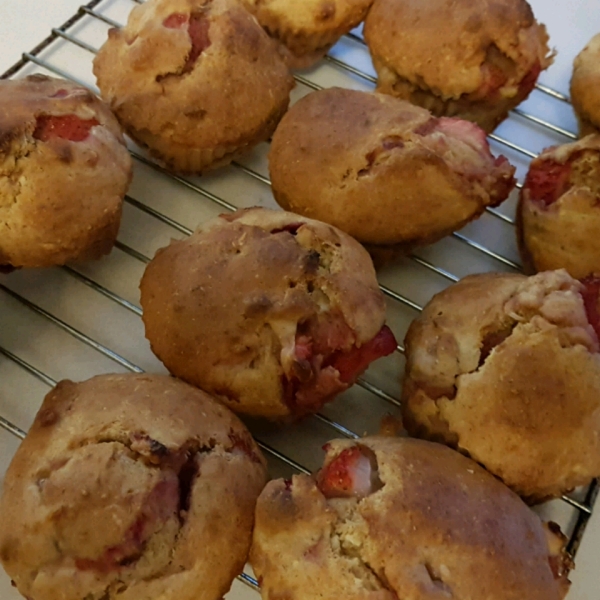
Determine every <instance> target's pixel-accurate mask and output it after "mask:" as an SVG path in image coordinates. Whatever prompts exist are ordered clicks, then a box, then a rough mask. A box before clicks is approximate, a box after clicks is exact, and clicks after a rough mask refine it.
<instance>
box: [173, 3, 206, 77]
mask: <svg viewBox="0 0 600 600" xmlns="http://www.w3.org/2000/svg"><path fill="white" fill-rule="evenodd" d="M163 25H164V26H165V27H167V28H168V29H183V27H184V25H187V31H188V35H189V36H190V41H191V43H192V47H191V48H190V51H189V53H188V55H187V57H186V59H185V65H184V66H183V71H182V72H183V73H189V72H190V71H191V70H192V68H193V67H194V64H195V63H196V61H197V60H198V57H199V56H200V55H201V54H202V52H204V50H206V49H207V48H208V47H209V46H210V38H209V37H208V29H209V25H210V24H209V21H208V19H207V18H206V16H205V15H204V13H192V14H191V15H186V14H183V13H173V14H172V15H169V16H168V17H167V18H166V19H165V20H164V21H163Z"/></svg>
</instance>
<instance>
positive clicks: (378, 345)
mask: <svg viewBox="0 0 600 600" xmlns="http://www.w3.org/2000/svg"><path fill="white" fill-rule="evenodd" d="M397 345H398V344H397V342H396V338H395V337H394V334H393V333H392V331H391V329H390V328H389V327H388V326H387V325H384V326H383V327H382V328H381V329H380V330H379V333H378V334H377V335H376V336H375V337H374V338H373V339H372V340H370V341H368V342H366V343H364V344H363V345H362V346H360V348H357V347H354V348H352V349H351V350H349V351H348V352H341V353H339V354H337V355H336V356H335V357H334V359H333V361H332V363H331V365H332V366H333V368H334V369H337V370H338V371H339V373H340V379H341V380H342V381H343V382H344V383H350V382H353V381H355V380H356V378H357V377H358V376H359V375H360V374H361V373H362V372H363V371H365V370H366V369H367V367H368V366H369V365H370V364H371V363H372V362H373V361H374V360H377V359H378V358H381V357H383V356H388V355H389V354H391V353H392V352H394V350H395V349H396V346H397Z"/></svg>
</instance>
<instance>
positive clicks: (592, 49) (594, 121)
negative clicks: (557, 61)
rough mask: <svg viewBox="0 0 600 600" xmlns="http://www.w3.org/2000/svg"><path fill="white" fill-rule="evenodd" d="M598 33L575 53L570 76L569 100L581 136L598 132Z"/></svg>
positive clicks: (599, 124) (599, 60) (599, 121)
mask: <svg viewBox="0 0 600 600" xmlns="http://www.w3.org/2000/svg"><path fill="white" fill-rule="evenodd" d="M599 90H600V33H599V34H597V35H595V36H594V37H593V38H592V39H591V40H590V42H589V44H588V45H587V46H586V47H585V48H584V49H583V50H582V51H581V52H580V53H579V54H578V55H577V57H576V58H575V61H574V63H573V75H572V77H571V102H572V103H573V108H574V110H575V114H576V115H577V118H578V120H579V133H580V134H581V136H582V137H583V136H584V135H588V134H590V133H600V92H599Z"/></svg>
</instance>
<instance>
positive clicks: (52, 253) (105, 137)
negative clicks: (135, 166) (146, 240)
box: [0, 75, 131, 269]
mask: <svg viewBox="0 0 600 600" xmlns="http://www.w3.org/2000/svg"><path fill="white" fill-rule="evenodd" d="M0 98H1V99H0V107H1V111H0V268H2V267H3V268H9V269H10V268H11V267H49V266H52V265H62V264H64V263H65V262H68V261H84V260H91V259H96V258H100V257H101V256H103V255H104V254H108V253H109V252H110V250H111V249H112V247H113V245H114V242H115V239H116V237H117V231H118V229H119V225H120V222H121V208H122V204H123V196H124V195H125V192H126V191H127V187H128V186H129V182H130V180H131V157H130V156H129V153H128V152H127V149H126V148H125V141H124V139H123V135H122V133H121V128H120V126H119V124H118V122H117V120H116V119H115V118H114V117H113V115H112V114H111V112H110V110H109V109H108V107H107V106H106V105H105V104H104V103H103V102H101V101H100V100H99V99H98V98H96V96H94V95H93V94H92V93H90V92H89V91H88V90H87V89H85V88H83V87H81V86H78V85H75V84H73V83H70V82H68V81H64V80H62V79H54V78H50V77H46V76H44V75H30V76H29V77H26V78H24V79H17V80H3V81H0Z"/></svg>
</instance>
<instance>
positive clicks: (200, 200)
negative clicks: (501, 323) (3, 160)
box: [0, 0, 598, 589]
mask: <svg viewBox="0 0 600 600" xmlns="http://www.w3.org/2000/svg"><path fill="white" fill-rule="evenodd" d="M136 3H137V4H141V3H143V0H92V1H91V2H89V3H88V4H86V5H84V6H81V7H80V9H79V10H78V11H77V13H76V14H74V15H73V16H72V17H71V18H70V19H69V20H68V21H66V22H65V23H64V24H63V25H61V26H59V27H57V28H54V29H52V32H51V34H50V35H49V36H48V37H47V38H46V39H44V40H43V41H42V42H41V43H40V44H38V45H37V46H36V47H35V48H34V49H33V50H31V51H30V52H26V53H24V54H23V56H22V59H21V60H20V61H19V62H17V63H16V64H15V65H14V66H13V67H11V68H10V69H9V70H8V71H6V73H4V74H3V75H2V77H3V78H10V77H15V76H23V75H26V74H31V73H34V72H45V73H47V74H50V75H54V76H59V77H63V78H65V79H69V80H72V81H75V82H77V83H80V84H81V85H84V86H86V87H88V88H90V89H91V90H92V91H94V92H97V89H96V88H95V85H94V79H93V76H92V74H91V59H92V57H93V55H94V53H95V52H96V51H97V49H98V48H99V46H100V45H101V44H102V42H103V41H104V39H105V37H106V31H107V29H108V28H109V27H121V26H122V24H123V23H124V21H125V19H126V17H127V14H128V12H129V10H131V8H132V7H133V6H134V5H135V4H136ZM295 79H296V83H297V85H296V89H295V90H294V92H293V101H294V100H297V99H298V98H299V97H301V96H302V95H304V94H306V93H309V92H310V91H314V90H318V89H321V88H322V87H328V86H330V85H345V86H346V87H353V88H356V89H364V90H372V89H373V88H374V85H375V82H376V79H375V76H374V73H373V71H372V67H371V66H370V60H369V58H368V52H367V50H366V47H365V44H364V40H363V39H362V36H361V34H360V31H358V30H355V31H354V32H352V33H350V34H348V35H347V36H344V38H343V39H342V40H341V41H340V42H339V43H338V44H337V45H336V46H335V47H334V48H333V49H332V50H331V51H330V53H329V54H328V55H327V56H326V57H325V58H324V59H323V61H321V63H320V65H319V66H318V67H317V68H316V69H313V70H311V71H307V72H302V73H301V74H300V73H296V74H295ZM536 94H537V95H538V98H543V99H544V100H543V102H542V104H543V103H546V102H548V101H549V102H551V103H555V104H556V105H557V106H555V107H554V108H553V110H552V111H550V112H551V113H552V114H554V113H558V114H563V113H564V109H566V110H567V111H570V105H569V99H568V97H567V96H565V95H564V94H561V93H560V92H557V91H555V90H553V89H551V88H549V87H547V86H544V85H541V84H538V85H537V86H536V90H535V91H534V92H533V94H532V95H534V96H535V95H536ZM530 104H532V103H531V102H526V103H525V105H526V108H525V109H524V108H518V109H515V110H514V111H513V112H512V114H511V117H510V119H509V124H508V126H506V127H505V126H501V127H500V128H499V129H500V130H502V131H503V132H504V131H506V133H502V134H499V133H498V134H492V135H490V136H489V139H490V143H491V145H492V148H493V150H495V151H496V150H502V151H503V152H504V153H506V154H507V156H508V157H509V159H510V160H511V162H513V164H516V165H517V168H518V173H519V172H520V175H522V174H523V173H524V172H525V169H526V167H527V164H528V162H529V160H530V159H531V158H533V157H535V156H536V155H537V152H539V150H540V149H541V148H542V147H544V146H546V145H549V143H564V142H566V141H570V140H573V139H576V138H577V136H576V134H575V133H574V132H573V131H571V130H570V129H569V128H568V127H563V126H562V125H556V124H554V123H553V122H552V120H550V119H548V118H547V117H546V116H539V115H536V114H535V111H534V110H530V108H529V105H530ZM533 106H535V102H534V103H533ZM561 111H562V112H561ZM564 114H567V115H568V113H564ZM565 120H567V121H569V120H570V121H571V122H573V121H572V118H571V117H570V116H567V117H566V118H565ZM524 130H526V131H527V135H526V136H524V137H525V139H526V140H528V141H531V142H532V143H534V144H535V146H534V147H535V150H532V149H530V148H528V147H526V146H525V145H524V144H523V143H522V142H521V141H520V139H519V138H522V137H523V136H521V135H511V134H514V133H515V132H522V131H524ZM515 138H517V139H515ZM130 151H131V154H132V157H133V159H134V163H135V177H134V182H133V185H132V187H131V189H130V192H129V195H128V196H127V197H126V198H125V201H126V207H125V211H124V217H123V218H124V224H123V227H122V231H121V233H120V235H119V240H118V242H117V244H116V250H115V251H113V253H112V254H111V255H110V257H108V258H107V259H105V260H104V261H100V262H99V263H97V264H93V265H77V266H65V267H61V268H56V269H51V270H47V271H44V272H41V271H33V272H29V273H14V274H12V275H11V276H0V282H2V283H0V299H1V300H0V302H2V310H1V311H0V367H3V366H4V367H6V365H5V364H4V363H10V365H12V366H13V367H15V368H16V369H17V370H18V374H16V375H13V376H14V377H15V380H19V381H20V380H21V379H24V378H33V379H34V380H36V381H38V382H40V383H42V384H44V386H53V385H54V384H55V383H56V381H57V379H60V378H63V377H69V376H70V377H72V378H76V379H81V378H84V376H85V375H84V374H85V371H86V370H87V371H89V372H90V373H89V374H90V375H91V374H94V373H96V372H106V371H110V370H120V371H131V372H143V371H145V370H154V371H161V370H162V367H161V366H160V365H159V363H158V362H157V361H156V360H155V359H154V358H153V357H152V356H151V354H150V352H149V349H148V347H147V344H146V342H145V340H143V328H142V327H141V322H140V316H141V309H140V308H139V303H138V296H137V281H138V280H139V275H140V274H141V272H142V270H143V267H144V266H145V264H146V263H147V262H148V261H149V260H150V257H151V256H152V255H153V253H154V251H155V250H156V249H157V248H159V247H161V246H164V245H165V244H166V243H167V242H168V239H169V237H182V236H187V235H190V234H191V232H192V230H193V227H194V226H195V225H196V224H197V223H198V222H201V221H203V220H206V219H208V218H210V217H212V216H216V214H218V213H219V212H222V211H223V210H225V211H234V210H237V209H238V208H242V207H244V206H250V205H255V204H258V205H262V206H268V207H275V206H276V205H275V203H274V201H273V199H272V196H271V194H270V189H269V186H270V182H269V179H268V176H267V173H268V170H267V167H266V158H265V156H266V144H261V145H260V147H259V148H258V149H257V150H256V151H254V152H252V153H251V154H250V155H249V156H247V157H245V158H244V159H240V160H239V161H237V162H234V163H233V164H232V165H231V166H230V167H227V168H225V169H222V170H220V171H218V172H217V173H215V174H210V175H207V176H203V177H183V176H179V175H173V174H169V173H168V172H166V171H165V170H164V169H163V168H162V167H161V166H160V165H158V164H156V163H155V162H154V161H153V160H151V159H150V158H149V157H148V156H147V155H146V154H145V152H144V151H143V150H140V149H139V148H137V147H135V146H134V145H133V144H130ZM519 185H520V184H519ZM514 201H515V198H514V195H513V197H512V199H511V200H510V201H507V202H506V203H505V204H504V205H503V206H501V207H500V208H496V209H494V208H488V209H487V211H486V214H485V215H484V216H482V218H481V219H480V220H479V221H478V222H476V223H474V224H471V225H469V226H467V227H466V228H465V229H463V230H462V231H459V232H456V233H454V234H452V236H449V237H448V238H446V239H445V240H442V241H441V242H439V243H438V244H435V245H434V246H432V247H430V248H424V249H419V250H418V251H415V252H414V253H413V254H412V255H410V256H408V257H406V258H405V259H403V260H402V261H401V262H400V263H399V264H397V265H395V266H392V267H387V268H385V269H383V270H382V271H381V272H380V274H379V277H380V286H381V289H382V291H383V293H384V294H385V296H386V299H387V301H388V313H389V318H388V322H389V323H390V325H391V326H392V328H393V330H394V332H395V333H396V334H397V337H398V338H399V339H400V338H401V337H403V333H404V332H405V330H406V328H407V326H408V324H409V323H410V320H411V319H412V318H414V316H415V314H416V313H417V312H418V311H420V310H421V308H422V306H423V305H424V304H425V303H426V302H427V300H428V299H429V297H431V295H432V294H433V293H435V292H437V291H440V290H441V289H443V288H444V287H446V286H447V285H449V284H451V283H453V282H455V281H457V280H458V279H460V277H462V276H464V275H466V274H467V273H471V272H479V271H489V270H497V271H498V270H500V271H518V270H520V265H519V259H518V253H517V251H516V246H515V242H514V237H515V236H514V232H513V227H514ZM71 290H76V294H77V297H78V298H79V297H85V298H92V296H90V294H92V295H93V300H92V302H91V304H92V305H93V306H91V308H90V309H89V310H84V311H83V315H80V314H79V313H80V311H81V306H80V302H79V301H77V303H76V304H77V306H73V304H71V305H69V302H68V301H66V302H65V301H63V300H64V294H65V292H69V291H71ZM99 298H100V300H98V299H99ZM3 315H4V316H3ZM15 315H18V316H17V317H16V318H15ZM94 316H95V318H94ZM9 318H13V320H16V321H17V325H15V326H12V327H9V326H8V319H9ZM105 319H106V322H105ZM25 321H27V322H30V321H35V323H36V324H35V325H31V326H30V325H25V324H24V323H25ZM122 323H125V324H126V326H125V327H124V331H122V330H121V327H120V324H122ZM36 327H40V328H43V330H44V335H43V336H42V338H44V340H43V344H42V345H43V347H44V348H49V347H50V348H51V347H53V344H54V342H50V341H49V340H46V339H45V338H46V334H45V332H46V331H49V332H51V333H50V334H49V336H51V337H53V339H54V338H55V336H57V335H58V336H59V338H60V339H62V340H69V341H68V342H67V345H68V347H69V349H70V350H71V352H73V351H75V352H77V353H79V352H81V353H83V354H85V356H84V357H83V360H84V362H85V368H84V370H83V374H81V375H80V376H77V375H76V374H74V373H77V369H76V367H75V366H73V367H72V368H70V366H69V365H67V368H65V363H66V362H70V361H71V358H69V359H67V356H69V357H70V356H72V354H67V353H65V358H64V359H61V357H60V356H59V355H56V354H54V353H51V354H52V355H51V356H42V354H44V353H43V352H42V351H41V350H42V349H40V352H36V351H35V348H33V350H32V347H31V346H27V345H23V344H19V343H18V342H17V343H16V342H15V336H14V333H15V332H16V331H19V333H22V332H23V331H26V332H34V333H35V330H36ZM132 332H133V333H132ZM136 335H137V337H136ZM124 338H127V339H125V340H124ZM32 346H35V344H32ZM403 351H404V349H403V347H402V345H398V347H397V352H396V353H395V355H394V356H392V357H389V358H387V359H382V360H381V361H378V363H375V365H373V366H372V367H371V368H370V369H369V370H368V371H367V373H366V374H365V375H364V376H363V377H361V378H360V380H359V381H358V386H355V387H354V388H352V389H351V390H349V391H348V392H346V393H345V394H344V395H342V397H341V398H340V399H339V400H337V401H336V402H334V403H333V404H332V405H331V406H328V407H326V408H325V409H323V411H322V412H321V413H319V414H316V415H314V416H313V417H311V418H309V419H307V420H306V421H305V422H304V423H302V424H301V425H299V426H297V428H295V429H294V430H293V431H284V432H281V431H280V430H276V429H275V428H273V427H270V426H269V425H265V424H264V423H254V422H250V423H249V426H250V428H251V429H252V431H253V433H254V434H255V437H256V438H257V440H258V442H259V444H260V446H261V448H262V449H263V451H264V452H265V454H266V455H267V457H268V459H269V464H270V467H271V472H272V473H273V474H276V475H280V474H290V473H294V472H303V473H310V472H311V471H312V470H314V468H315V467H316V466H317V464H318V459H315V458H314V452H311V450H312V449H314V448H315V447H318V446H320V445H322V443H323V442H325V441H327V439H329V438H331V437H336V436H344V437H348V438H357V437H359V435H360V434H364V433H375V432H376V431H377V429H378V423H379V420H380V418H381V417H382V416H383V415H385V414H386V413H390V412H391V413H396V412H397V410H398V407H399V405H400V401H399V396H400V387H399V386H400V383H399V375H400V372H401V370H402V361H403V357H402V353H403ZM75 362H77V361H75ZM0 383H1V382H0ZM18 396H19V393H18V389H17V388H14V389H13V394H12V395H11V398H10V399H9V401H12V400H13V398H14V401H15V402H16V401H17V398H18ZM36 402H37V400H36ZM8 412H10V415H7V416H5V415H3V414H0V428H3V429H4V430H6V431H8V432H9V433H11V434H13V435H14V436H16V437H17V438H20V439H22V438H23V437H24V436H25V427H24V426H21V424H17V421H19V420H20V421H21V423H23V422H24V421H26V420H27V418H26V417H24V416H23V415H22V414H21V413H19V410H12V409H11V410H9V411H8ZM13 413H14V415H16V416H15V417H13V416H12V415H13ZM17 417H18V418H17ZM597 494H598V482H597V481H594V482H593V483H592V484H591V485H590V486H589V487H588V488H586V489H584V490H577V491H576V492H574V493H573V494H571V495H568V496H563V498H562V499H561V500H560V501H556V502H554V503H552V506H550V507H549V508H547V507H542V508H541V512H542V513H543V514H546V513H547V512H548V513H549V514H551V515H552V517H553V518H555V515H557V518H556V520H558V521H559V522H560V524H561V526H562V528H563V531H566V532H567V533H568V536H569V542H568V547H567V549H568V551H569V552H570V553H571V555H572V556H575V554H576V552H577V549H578V547H579V545H580V542H581V538H582V536H583V534H584V531H585V527H586V525H587V523H588V520H589V518H590V516H591V514H592V510H593V506H594V501H595V499H596V496H597ZM240 580H241V581H242V582H243V583H245V584H247V585H248V586H250V587H251V588H253V589H257V582H256V580H255V579H254V578H253V577H252V576H251V575H250V574H249V573H243V574H242V575H241V576H240Z"/></svg>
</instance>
